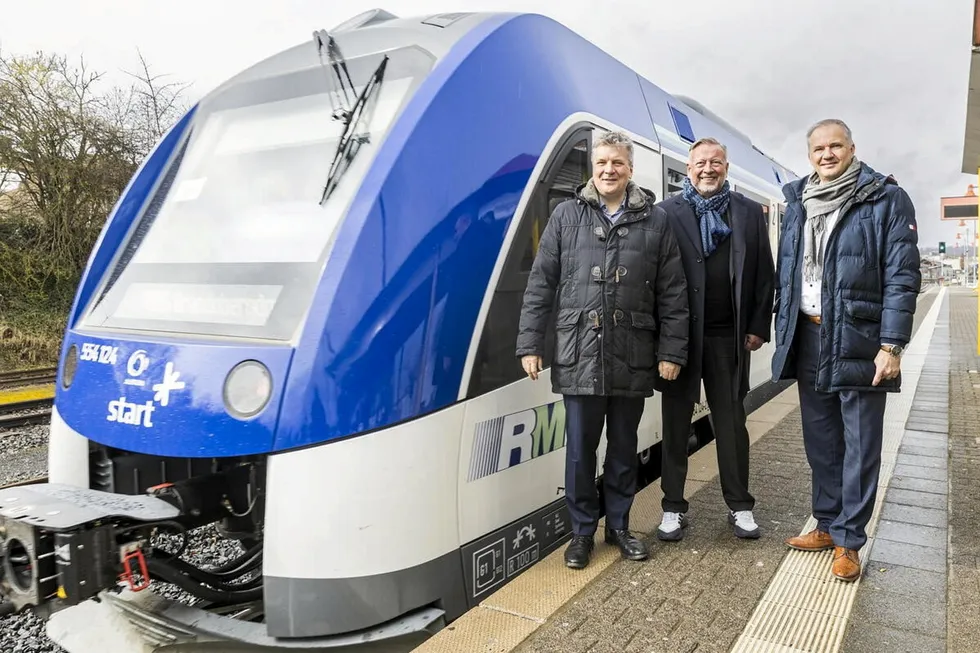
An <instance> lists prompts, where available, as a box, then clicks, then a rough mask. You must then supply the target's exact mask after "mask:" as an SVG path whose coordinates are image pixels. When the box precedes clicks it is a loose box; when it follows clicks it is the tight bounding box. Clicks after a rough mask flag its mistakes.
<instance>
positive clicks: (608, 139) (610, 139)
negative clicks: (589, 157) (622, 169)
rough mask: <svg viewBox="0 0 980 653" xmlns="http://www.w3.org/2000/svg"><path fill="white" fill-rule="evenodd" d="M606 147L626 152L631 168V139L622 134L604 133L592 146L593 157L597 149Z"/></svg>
mask: <svg viewBox="0 0 980 653" xmlns="http://www.w3.org/2000/svg"><path fill="white" fill-rule="evenodd" d="M603 145H606V146H608V147H621V148H623V149H624V150H626V155H627V157H629V162H630V167H631V168H632V167H633V139H632V138H630V137H629V136H627V135H626V134H624V133H623V132H606V133H604V134H602V135H601V136H599V138H597V139H596V140H595V143H593V144H592V152H593V155H594V153H595V151H596V150H597V149H599V148H600V147H602V146H603Z"/></svg>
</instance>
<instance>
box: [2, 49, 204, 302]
mask: <svg viewBox="0 0 980 653" xmlns="http://www.w3.org/2000/svg"><path fill="white" fill-rule="evenodd" d="M139 58H140V62H141V64H142V73H139V74H136V75H133V74H131V73H130V75H131V76H132V77H134V78H135V80H136V83H134V84H133V85H131V86H130V87H128V88H123V87H113V88H108V89H105V88H104V82H103V79H102V77H103V75H102V73H100V72H95V71H92V70H90V69H89V68H88V67H87V66H86V63H85V61H84V59H80V61H79V64H78V65H77V66H73V65H71V64H69V62H68V60H67V58H66V57H63V56H60V55H56V54H46V53H43V52H39V53H36V54H33V55H30V56H20V57H18V56H7V55H5V54H4V53H2V52H0V193H2V194H3V197H4V200H5V201H2V202H0V296H6V297H8V298H9V297H13V296H21V295H26V296H32V297H38V296H48V297H51V298H52V299H56V300H57V301H56V302H55V303H56V304H58V305H63V304H64V302H65V301H70V297H71V296H72V295H73V294H74V289H75V285H76V284H77V282H78V276H79V274H80V273H81V270H82V268H83V266H84V265H85V261H86V260H87V258H88V255H89V252H90V251H91V248H92V245H93V244H94V242H95V239H96V238H97V236H98V233H99V231H100V230H101V228H102V225H103V224H104V222H105V219H106V217H107V215H108V214H109V212H110V211H111V210H112V207H113V205H114V204H115V202H116V200H117V199H118V197H119V194H120V193H121V192H122V190H123V189H124V188H125V186H126V184H127V182H128V181H129V179H130V177H132V175H133V173H134V172H135V171H136V168H137V167H138V166H139V164H140V162H141V161H142V160H143V159H144V158H145V157H146V156H147V154H148V153H149V152H150V151H151V149H152V147H153V146H154V144H155V143H156V142H157V141H158V140H159V138H160V137H161V136H162V135H163V134H164V133H165V132H166V130H167V129H168V128H169V127H170V125H171V124H172V123H173V122H174V121H175V120H176V119H177V118H178V117H179V116H180V115H181V113H182V112H183V111H184V106H183V104H182V101H181V94H182V93H183V91H184V90H185V88H186V86H184V85H181V84H177V83H175V82H170V83H163V82H161V81H160V80H161V77H162V76H161V75H152V74H151V73H150V67H149V65H148V64H147V62H146V60H145V58H144V57H143V55H142V53H139ZM4 182H6V185H5V184H4ZM11 182H14V183H15V184H16V188H14V189H13V190H11V186H12V184H11ZM53 296H57V297H56V298H55V297H53ZM65 308H67V307H65Z"/></svg>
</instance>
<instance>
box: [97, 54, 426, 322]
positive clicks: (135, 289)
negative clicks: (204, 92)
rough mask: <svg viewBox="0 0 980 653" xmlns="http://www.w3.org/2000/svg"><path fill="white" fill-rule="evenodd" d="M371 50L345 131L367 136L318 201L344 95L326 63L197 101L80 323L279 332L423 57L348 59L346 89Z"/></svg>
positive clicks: (303, 304) (295, 312) (304, 304)
mask: <svg viewBox="0 0 980 653" xmlns="http://www.w3.org/2000/svg"><path fill="white" fill-rule="evenodd" d="M385 55H386V56H387V57H388V61H387V63H386V65H385V68H384V79H383V82H382V84H381V85H380V87H379V88H375V89H374V91H373V96H374V106H373V107H372V110H371V112H370V114H369V115H366V116H365V119H364V122H363V123H362V124H361V125H360V127H359V128H354V129H353V131H354V133H355V135H364V134H365V132H367V135H368V139H367V140H366V142H363V143H362V144H361V145H360V148H359V151H358V152H357V154H356V156H355V157H354V158H353V160H352V162H351V163H350V165H349V167H348V168H347V169H346V171H345V172H344V174H343V176H341V177H340V179H339V184H338V185H337V186H336V188H335V189H334V190H333V192H332V194H331V195H330V197H329V198H328V199H326V200H325V201H324V202H323V203H322V204H321V198H322V197H323V191H324V187H325V186H326V184H327V180H328V178H329V177H330V170H331V164H332V163H333V160H334V155H335V153H336V151H337V149H338V145H339V144H340V139H341V136H342V134H343V131H344V122H343V120H339V119H335V118H334V112H335V109H336V108H337V107H338V106H342V105H343V104H344V103H345V100H346V105H347V106H351V105H353V104H354V99H355V97H352V96H351V95H349V94H348V95H347V96H346V98H345V95H344V92H343V91H342V90H340V87H339V86H338V85H337V84H336V83H335V80H336V77H335V76H334V75H333V71H332V69H331V68H330V67H329V64H326V65H324V66H314V67H309V66H307V67H305V68H304V69H303V70H300V71H298V72H291V73H288V74H280V75H276V76H264V77H263V76H260V75H258V74H256V75H255V76H254V78H252V79H247V80H245V81H242V82H239V83H236V84H234V85H230V86H228V87H227V88H224V89H221V90H219V91H218V92H217V93H216V94H215V95H214V97H210V98H208V99H207V100H206V102H203V103H202V104H201V106H200V108H199V109H198V115H196V116H195V117H194V120H193V122H192V124H191V126H190V135H189V136H188V137H187V139H186V140H185V142H184V144H183V145H182V146H181V149H180V151H179V152H178V153H177V154H176V155H175V156H174V159H173V162H172V163H171V164H169V168H168V169H167V171H166V173H165V175H164V178H163V179H162V181H161V183H160V185H159V188H158V189H157V190H156V191H155V193H154V195H152V196H151V197H150V198H149V199H148V200H147V202H146V208H145V209H144V214H143V216H142V217H141V218H140V220H139V223H138V225H137V227H136V229H134V233H133V234H132V236H131V237H130V241H129V242H128V243H127V244H126V246H125V248H124V250H123V252H122V253H121V255H120V260H119V261H118V262H117V263H116V264H115V266H114V267H113V268H110V270H109V271H108V272H107V274H106V279H105V281H104V288H103V289H102V290H101V292H100V293H99V295H98V296H97V298H96V300H95V301H94V302H93V303H92V305H91V308H90V310H89V311H88V313H87V314H86V316H85V318H84V319H83V322H82V325H83V326H85V327H95V328H107V329H113V330H117V329H127V330H128V329H133V330H140V331H164V332H170V333H182V334H200V335H225V336H241V337H254V338H263V339H273V340H289V339H290V338H292V337H293V335H294V334H295V332H296V329H297V327H298V326H299V325H300V324H301V322H302V320H303V318H304V316H305V315H306V311H307V309H308V308H309V303H310V301H311V296H312V293H313V292H314V290H315V288H316V285H317V283H318V281H319V276H320V273H321V271H322V269H323V263H324V260H325V258H326V256H327V255H328V250H329V245H330V242H331V240H332V237H333V234H334V233H335V230H336V228H337V226H338V225H339V224H340V221H341V220H342V218H343V216H344V214H345V213H346V211H347V207H348V205H349V204H350V201H351V199H352V198H353V196H354V194H355V193H356V191H357V189H358V187H359V186H360V182H361V180H362V179H363V177H364V175H365V174H366V173H367V170H368V167H369V166H370V163H371V160H372V159H373V157H374V154H375V153H376V151H377V149H378V146H379V144H380V142H381V141H382V140H383V138H384V135H385V133H386V131H387V129H388V128H389V127H390V126H391V123H392V122H393V121H394V119H395V117H396V115H397V113H398V111H399V110H400V109H401V107H402V106H404V104H405V102H406V101H407V99H408V98H409V97H410V96H411V94H412V92H414V90H415V89H416V88H417V87H418V84H419V83H420V82H421V80H422V79H423V78H424V77H425V75H426V73H428V71H429V70H430V69H431V67H432V63H433V60H432V57H431V56H430V55H429V54H428V53H426V52H425V51H423V50H421V49H419V48H414V47H409V48H402V49H396V50H392V51H388V52H385V53H378V54H372V55H366V56H361V57H355V58H351V59H348V60H347V62H346V63H347V70H348V74H349V75H350V80H351V82H352V84H353V86H354V91H353V92H354V93H355V94H359V93H360V92H361V91H362V90H363V89H364V86H365V85H366V84H367V83H368V82H369V81H370V80H371V78H372V76H373V75H374V73H375V71H376V70H377V69H378V66H379V64H380V63H381V62H382V59H383V56H385ZM310 56H311V57H313V58H314V59H315V57H316V52H315V49H313V48H312V46H311V55H310ZM324 61H326V58H324ZM345 79H346V76H345ZM348 92H349V89H348Z"/></svg>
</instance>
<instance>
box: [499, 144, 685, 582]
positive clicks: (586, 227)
mask: <svg viewBox="0 0 980 653" xmlns="http://www.w3.org/2000/svg"><path fill="white" fill-rule="evenodd" d="M632 174H633V143H632V141H631V140H630V139H629V138H628V137H627V136H625V135H624V134H622V133H620V132H610V133H605V134H602V135H601V136H599V137H598V138H597V139H596V141H595V143H594V145H593V152H592V178H591V179H590V180H589V181H588V183H586V184H585V185H584V186H582V187H580V188H579V189H578V196H577V197H576V198H575V199H571V200H566V201H564V202H562V203H561V204H559V205H558V206H557V207H556V208H555V210H554V212H553V213H552V215H551V218H550V219H549V220H548V223H547V225H546V226H545V229H544V232H543V233H542V235H541V242H540V244H539V246H538V252H537V255H536V256H535V259H534V263H533V265H532V267H531V273H530V276H529V278H528V284H527V290H526V291H525V293H524V308H523V310H522V311H521V321H520V328H519V332H518V336H517V355H518V356H519V357H521V364H522V365H523V367H524V371H525V372H526V373H527V375H528V376H529V377H530V378H531V379H537V378H538V374H539V373H540V372H541V371H542V355H543V354H544V346H545V344H544V343H545V332H546V331H547V330H548V327H549V325H551V324H552V319H553V318H554V322H553V323H554V328H555V356H554V363H553V365H552V367H551V385H552V389H553V390H554V392H556V393H558V394H561V395H563V398H564V403H565V416H566V417H565V419H566V421H565V424H566V450H565V500H566V503H567V505H568V510H569V513H570V515H571V522H572V541H571V543H570V544H569V546H568V548H567V549H566V550H565V564H566V565H568V566H569V567H571V568H573V569H581V568H584V567H585V566H586V565H588V563H589V558H590V555H591V552H592V549H593V537H594V534H595V530H596V528H597V526H598V522H599V497H598V493H597V491H596V486H595V478H596V449H597V448H598V446H599V440H600V437H601V435H602V428H603V423H605V426H606V439H607V448H606V460H605V465H604V470H603V489H604V496H605V504H606V528H605V540H606V542H607V543H610V544H614V545H616V546H618V547H619V549H620V551H621V553H622V555H623V556H624V557H626V558H629V559H631V560H642V559H644V558H646V557H647V555H648V551H647V547H646V545H645V544H644V543H643V542H641V541H640V540H639V539H637V538H636V537H634V536H633V535H632V534H631V533H630V530H629V513H630V508H631V507H632V504H633V496H634V494H635V493H636V474H637V467H638V465H639V460H638V458H637V453H638V452H637V432H636V431H637V428H638V426H639V423H640V418H641V417H642V415H643V407H644V403H645V400H646V398H647V397H651V396H653V383H654V378H655V377H656V376H657V375H658V374H659V375H662V376H664V377H665V378H670V379H673V378H676V376H677V374H678V372H679V371H680V368H681V366H682V365H684V364H685V363H686V362H687V289H686V285H685V281H684V271H683V269H682V268H681V262H680V254H679V253H678V251H677V241H676V240H675V238H674V235H673V233H672V232H671V230H670V228H669V227H668V226H667V219H666V216H665V215H664V212H663V211H662V210H660V209H659V208H657V207H656V206H654V204H653V201H652V200H651V199H650V198H649V197H648V196H647V194H646V193H645V192H644V191H643V190H642V189H641V188H640V187H639V186H637V185H636V184H635V183H634V182H633V181H632V180H631V177H632Z"/></svg>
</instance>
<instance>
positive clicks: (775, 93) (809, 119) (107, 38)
mask: <svg viewBox="0 0 980 653" xmlns="http://www.w3.org/2000/svg"><path fill="white" fill-rule="evenodd" d="M0 1H2V3H3V5H4V7H3V12H2V14H0V15H2V17H3V18H2V22H0V49H2V50H3V51H4V52H5V53H7V54H10V53H20V54H26V53H29V52H32V51H35V50H45V51H50V52H60V53H63V54H67V55H69V56H72V57H78V56H79V55H84V56H85V58H86V61H87V62H88V63H89V64H90V65H91V66H92V67H94V68H96V69H99V70H103V71H106V73H107V74H108V73H114V76H113V77H112V78H111V79H113V81H116V82H126V79H125V78H123V76H122V74H121V73H120V72H119V71H120V70H122V69H126V70H135V69H136V67H137V57H136V48H137V47H139V48H140V49H141V50H142V52H143V54H144V55H145V56H146V57H147V59H148V60H149V62H150V64H151V66H152V69H153V71H154V72H157V73H167V74H169V75H172V76H173V78H174V79H175V80H180V81H186V82H192V83H193V86H192V87H191V89H190V91H189V94H188V95H187V96H186V97H187V99H188V100H191V101H192V100H194V99H196V98H198V97H200V96H201V95H203V94H204V93H206V92H207V91H208V90H210V89H211V88H213V87H214V86H215V85H217V84H218V83H220V82H221V81H222V80H224V79H226V78H227V77H229V76H231V75H233V74H235V73H236V72H238V71H240V70H241V69H243V68H245V67H247V66H249V65H251V64H252V63H255V62H256V61H259V60H261V59H263V58H264V57H266V56H268V55H270V54H273V53H275V52H277V51H279V50H281V49H283V48H286V47H289V46H291V45H294V44H296V43H299V42H303V41H306V40H308V39H309V38H310V35H311V33H312V31H313V30H314V29H318V28H327V29H329V28H330V27H332V26H334V25H337V24H338V23H340V22H341V21H343V20H345V19H347V18H349V17H351V16H353V15H355V14H357V13H359V12H360V11H363V10H366V9H371V8H374V7H382V8H384V9H387V10H388V11H390V12H392V13H394V14H396V15H399V16H411V15H421V14H430V13H437V12H444V11H466V10H503V11H530V12H536V13H542V14H545V15H548V16H550V17H552V18H554V19H556V20H558V21H560V22H561V23H563V24H564V25H566V26H568V27H569V28H571V29H573V30H575V31H576V32H578V33H579V34H581V35H583V36H585V37H586V38H588V39H589V40H591V41H592V42H593V43H595V44H596V45H598V46H599V47H601V48H603V49H605V50H606V51H608V52H610V53H611V54H612V55H614V56H615V57H617V58H619V59H620V60H621V61H623V62H624V63H626V64H627V65H629V66H631V67H632V68H634V69H635V70H637V71H638V72H640V73H641V74H642V75H644V76H645V77H647V78H648V79H650V80H651V81H652V82H653V83H655V84H657V85H658V86H660V87H662V88H664V89H665V90H667V91H668V92H672V93H678V94H684V95H690V96H692V97H694V98H697V99H698V100H699V101H700V102H701V103H703V104H704V105H705V106H707V107H708V108H710V109H711V110H712V111H714V112H715V113H717V114H719V115H720V116H722V117H723V118H725V119H726V120H727V121H728V122H730V123H732V124H733V125H734V126H735V127H736V128H738V129H739V130H741V131H743V132H744V133H746V134H748V135H749V136H750V137H751V139H752V140H753V142H754V143H755V144H756V146H757V147H759V148H760V149H762V150H763V151H765V152H766V153H768V154H769V155H771V156H773V157H774V158H776V159H777V160H779V161H781V162H782V163H783V164H785V165H787V166H789V167H790V168H792V169H794V170H795V171H796V172H797V173H798V174H801V175H802V174H807V173H808V172H809V170H810V169H809V166H808V162H807V158H806V143H805V131H806V128H807V127H808V126H809V125H810V124H811V123H813V122H814V121H816V120H818V119H820V118H824V117H829V116H834V117H839V118H842V119H844V120H845V121H846V122H847V123H848V124H849V125H850V126H851V128H852V129H853V131H854V137H855V142H856V144H857V154H858V156H859V157H861V158H862V159H864V160H866V161H867V162H868V163H869V164H870V165H871V166H872V167H874V168H876V169H877V170H879V171H881V172H884V173H891V174H894V175H895V176H896V178H897V179H898V180H899V183H901V184H902V185H903V186H904V187H905V188H906V189H907V190H908V191H909V194H910V195H911V197H912V200H913V202H914V204H915V206H916V211H917V217H918V221H919V225H920V227H919V230H920V242H922V243H923V244H928V245H930V246H934V245H935V241H938V240H940V239H945V240H947V241H949V244H950V246H952V245H953V238H954V237H955V234H956V231H965V230H963V229H959V228H958V227H957V226H956V224H957V223H941V222H940V221H939V215H938V211H939V198H940V197H941V196H944V195H962V194H963V193H964V192H965V190H966V186H967V184H970V183H974V184H975V183H977V179H976V175H965V174H962V173H961V172H960V163H961V158H962V154H963V133H964V127H965V115H966V94H967V85H968V75H969V58H970V43H971V30H972V19H973V9H972V5H973V0H823V1H822V2H815V1H813V0H789V1H787V0H690V1H683V0H674V1H673V2H663V1H661V0H605V1H604V2H595V3H586V2H581V1H580V0H482V2H480V3H477V2H475V1H474V0H455V1H453V0H388V2H387V3H383V2H382V1H381V0H375V2H377V3H378V4H375V2H369V1H367V0H344V1H342V2H336V1H335V2H330V1H328V0H275V1H274V2H273V1H269V2H256V1H254V0H253V1H249V0H237V1H233V0H168V1H167V2H159V1H158V0H153V1H151V0H84V2H80V1H78V0H27V1H21V2H15V1H14V0H0ZM76 61H77V59H76ZM107 79H110V77H108V75H107ZM971 224H975V223H971ZM964 238H965V233H964Z"/></svg>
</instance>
